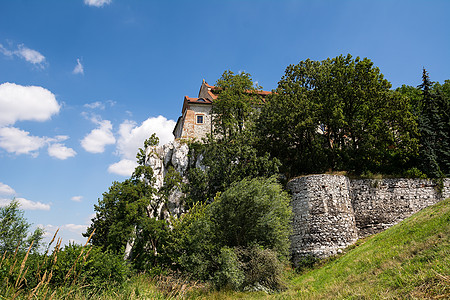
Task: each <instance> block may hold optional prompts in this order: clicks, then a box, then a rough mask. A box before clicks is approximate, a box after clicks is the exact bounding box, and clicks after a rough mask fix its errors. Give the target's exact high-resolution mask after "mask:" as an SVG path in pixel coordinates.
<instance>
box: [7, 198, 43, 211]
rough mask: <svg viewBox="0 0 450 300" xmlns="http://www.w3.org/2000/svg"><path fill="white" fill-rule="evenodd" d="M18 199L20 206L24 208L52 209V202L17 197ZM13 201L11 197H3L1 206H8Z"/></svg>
mask: <svg viewBox="0 0 450 300" xmlns="http://www.w3.org/2000/svg"><path fill="white" fill-rule="evenodd" d="M16 200H17V201H18V202H19V205H20V206H19V208H20V209H23V210H50V204H44V203H41V202H35V201H31V200H27V199H25V198H16ZM11 201H12V200H10V199H3V198H2V199H0V206H7V205H8V204H9V203H11Z"/></svg>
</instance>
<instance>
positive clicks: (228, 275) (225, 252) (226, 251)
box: [213, 247, 245, 290]
mask: <svg viewBox="0 0 450 300" xmlns="http://www.w3.org/2000/svg"><path fill="white" fill-rule="evenodd" d="M217 263H218V264H219V270H218V271H217V272H216V273H215V274H214V278H213V283H214V286H215V288H216V289H218V290H220V289H223V288H229V289H232V290H239V289H241V288H242V285H243V283H244V280H245V274H244V270H243V268H242V262H241V261H239V257H238V255H237V253H236V251H235V249H232V248H229V247H223V248H222V249H220V255H219V257H218V259H217Z"/></svg>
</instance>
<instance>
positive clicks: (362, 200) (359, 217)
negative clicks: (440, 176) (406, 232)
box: [350, 178, 450, 237]
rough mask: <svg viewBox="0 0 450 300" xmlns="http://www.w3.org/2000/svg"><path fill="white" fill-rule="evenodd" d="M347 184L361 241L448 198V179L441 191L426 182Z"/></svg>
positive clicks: (368, 181)
mask: <svg viewBox="0 0 450 300" xmlns="http://www.w3.org/2000/svg"><path fill="white" fill-rule="evenodd" d="M350 182H351V192H350V193H351V198H352V206H353V209H354V211H355V220H356V226H357V227H358V230H359V233H358V234H359V236H360V237H365V236H368V235H371V234H374V233H377V232H380V231H382V230H385V229H386V228H389V227H391V226H392V225H395V224H397V223H399V222H400V221H402V220H404V219H406V218H407V217H409V216H411V215H412V214H414V213H416V212H418V211H419V210H421V209H423V208H425V207H427V206H430V205H433V204H436V203H437V202H438V201H440V200H441V199H444V198H447V197H450V193H449V191H450V189H449V186H450V185H449V184H450V180H449V179H445V180H444V182H443V183H444V186H443V187H442V188H439V184H438V182H437V181H433V180H429V179H427V180H425V179H405V178H396V179H359V180H351V181H350Z"/></svg>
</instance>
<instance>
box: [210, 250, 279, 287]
mask: <svg viewBox="0 0 450 300" xmlns="http://www.w3.org/2000/svg"><path fill="white" fill-rule="evenodd" d="M277 255H278V254H277V253H276V252H275V251H272V250H270V249H263V248H262V247H260V246H257V245H254V246H251V247H247V248H242V247H234V248H229V247H223V248H222V249H220V254H219V256H218V259H217V261H218V263H219V269H218V271H216V272H215V274H214V278H213V283H214V286H215V287H216V288H217V289H232V290H248V291H255V290H263V291H266V292H273V291H280V290H283V289H285V284H284V282H283V280H282V274H283V263H282V262H280V260H279V259H278V257H277Z"/></svg>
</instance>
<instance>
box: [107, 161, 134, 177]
mask: <svg viewBox="0 0 450 300" xmlns="http://www.w3.org/2000/svg"><path fill="white" fill-rule="evenodd" d="M136 167H137V163H136V161H134V160H129V159H122V160H121V161H119V162H116V163H115V164H112V165H110V166H109V167H108V172H109V173H114V174H118V175H122V176H130V175H131V174H133V172H134V169H135V168H136Z"/></svg>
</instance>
